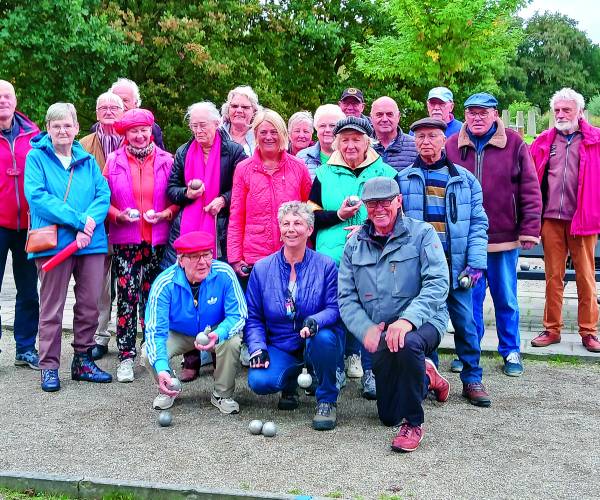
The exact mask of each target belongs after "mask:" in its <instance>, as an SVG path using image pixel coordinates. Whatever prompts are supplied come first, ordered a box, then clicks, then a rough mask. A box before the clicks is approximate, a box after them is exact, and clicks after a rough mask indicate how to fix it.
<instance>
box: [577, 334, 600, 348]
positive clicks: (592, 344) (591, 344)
mask: <svg viewBox="0 0 600 500" xmlns="http://www.w3.org/2000/svg"><path fill="white" fill-rule="evenodd" d="M581 342H582V344H583V347H585V348H586V349H587V350H588V351H590V352H600V340H598V337H597V336H596V335H586V336H585V337H581Z"/></svg>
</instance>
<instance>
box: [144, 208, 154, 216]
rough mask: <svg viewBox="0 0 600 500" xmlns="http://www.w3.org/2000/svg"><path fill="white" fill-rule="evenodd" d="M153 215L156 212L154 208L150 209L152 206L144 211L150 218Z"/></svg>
mask: <svg viewBox="0 0 600 500" xmlns="http://www.w3.org/2000/svg"><path fill="white" fill-rule="evenodd" d="M155 215H156V212H155V211H154V209H152V208H151V209H150V210H148V211H147V212H146V217H150V218H152V217H154V216H155Z"/></svg>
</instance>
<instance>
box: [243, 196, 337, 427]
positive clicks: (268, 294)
mask: <svg viewBox="0 0 600 500" xmlns="http://www.w3.org/2000/svg"><path fill="white" fill-rule="evenodd" d="M277 218H278V221H279V229H280V232H281V240H282V241H283V248H282V249H281V250H279V251H277V252H275V253H274V254H272V255H270V256H269V257H266V258H264V259H262V260H260V261H259V262H257V263H256V265H255V267H254V270H253V271H252V274H251V275H250V281H249V283H248V289H247V291H246V300H247V302H248V320H247V321H246V328H245V338H246V342H247V343H248V349H249V351H250V353H251V354H250V370H249V371H248V385H249V386H250V388H251V389H252V390H253V391H254V392H256V393H257V394H272V393H276V392H279V391H281V398H280V399H279V404H278V408H279V409H280V410H293V409H295V408H297V407H298V404H299V401H298V395H297V391H296V388H297V377H298V374H299V373H300V371H301V370H302V366H303V365H304V364H305V363H310V364H311V365H312V367H313V369H314V371H315V375H316V378H317V380H318V385H317V390H316V399H317V412H316V414H315V416H314V418H313V421H312V425H313V428H314V429H317V430H329V429H333V428H334V427H335V424H336V402H337V397H338V392H339V388H338V387H337V385H336V367H337V366H338V365H339V363H340V362H341V361H342V335H343V329H342V328H341V323H340V318H339V310H338V306H337V268H336V266H335V263H334V262H333V260H332V259H331V258H329V257H327V256H326V255H323V254H319V253H317V252H314V251H313V250H310V249H309V248H306V242H307V240H308V238H309V237H310V235H311V234H312V232H313V224H314V216H313V214H312V211H311V210H310V209H309V208H308V206H307V205H306V204H305V203H300V202H298V201H291V202H288V203H284V204H283V205H281V207H280V208H279V211H278V215H277Z"/></svg>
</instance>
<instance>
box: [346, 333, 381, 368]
mask: <svg viewBox="0 0 600 500" xmlns="http://www.w3.org/2000/svg"><path fill="white" fill-rule="evenodd" d="M345 335H346V346H345V348H344V356H351V355H353V354H359V353H360V364H361V366H362V369H363V371H366V370H372V369H373V361H372V359H371V353H370V352H369V351H367V350H366V349H365V346H364V345H362V343H361V341H360V340H358V339H357V338H356V337H355V336H354V335H352V334H351V333H350V332H349V331H348V330H346V333H345ZM341 370H342V371H343V370H344V363H343V360H342V366H341Z"/></svg>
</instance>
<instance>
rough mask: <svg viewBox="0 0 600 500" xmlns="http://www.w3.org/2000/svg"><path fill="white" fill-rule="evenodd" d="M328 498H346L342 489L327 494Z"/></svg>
mask: <svg viewBox="0 0 600 500" xmlns="http://www.w3.org/2000/svg"><path fill="white" fill-rule="evenodd" d="M325 496H326V497H327V498H344V494H343V493H342V492H341V491H332V492H331V493H327V494H326V495H325Z"/></svg>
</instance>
